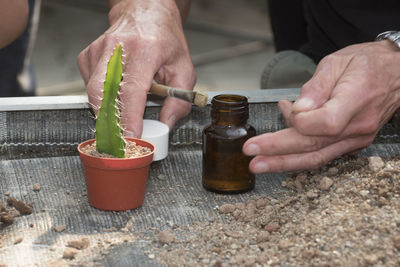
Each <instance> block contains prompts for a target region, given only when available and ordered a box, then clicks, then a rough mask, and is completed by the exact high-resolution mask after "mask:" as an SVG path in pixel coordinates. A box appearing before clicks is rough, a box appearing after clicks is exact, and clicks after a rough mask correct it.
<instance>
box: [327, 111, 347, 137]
mask: <svg viewBox="0 0 400 267" xmlns="http://www.w3.org/2000/svg"><path fill="white" fill-rule="evenodd" d="M323 126H324V127H323V129H324V130H323V131H324V134H326V135H328V136H337V135H339V134H340V133H341V132H342V131H343V125H342V121H341V120H340V119H339V116H338V115H336V114H333V115H331V116H328V119H326V120H325V121H324V122H323Z"/></svg>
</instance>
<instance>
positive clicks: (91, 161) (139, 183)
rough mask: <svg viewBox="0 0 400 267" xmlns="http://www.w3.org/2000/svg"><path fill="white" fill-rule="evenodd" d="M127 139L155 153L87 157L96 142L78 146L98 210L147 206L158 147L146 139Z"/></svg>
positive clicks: (92, 203) (117, 209)
mask: <svg viewBox="0 0 400 267" xmlns="http://www.w3.org/2000/svg"><path fill="white" fill-rule="evenodd" d="M126 139H127V140H130V141H134V142H136V144H138V145H141V146H144V147H148V148H150V149H151V150H152V152H151V153H150V154H147V155H145V156H142V157H138V158H123V159H120V158H100V157H95V156H90V155H87V154H84V153H83V152H82V150H81V148H82V147H85V146H86V145H88V144H91V143H93V142H94V141H95V139H91V140H87V141H85V142H83V143H81V144H79V146H78V151H79V154H80V158H81V161H82V164H83V166H84V169H85V177H86V186H87V193H88V198H89V203H90V204H91V205H92V206H93V207H95V208H98V209H101V210H114V211H122V210H130V209H134V208H137V207H140V206H141V205H142V203H143V200H144V195H145V192H146V181H147V176H148V172H149V167H150V164H151V162H152V161H153V155H154V149H155V148H154V146H153V145H152V144H151V143H149V142H146V141H144V140H140V139H135V138H126Z"/></svg>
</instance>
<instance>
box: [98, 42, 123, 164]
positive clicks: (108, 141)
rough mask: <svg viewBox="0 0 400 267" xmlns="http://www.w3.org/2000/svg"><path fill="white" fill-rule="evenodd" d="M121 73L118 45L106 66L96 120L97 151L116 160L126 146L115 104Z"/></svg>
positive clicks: (119, 46)
mask: <svg viewBox="0 0 400 267" xmlns="http://www.w3.org/2000/svg"><path fill="white" fill-rule="evenodd" d="M122 71H123V67H122V46H121V44H118V45H117V46H116V47H115V49H114V53H113V55H112V56H111V58H110V61H109V62H108V65H107V72H106V80H105V82H104V91H103V99H102V101H101V105H100V109H99V113H98V114H97V119H96V148H97V151H98V152H99V153H105V154H109V155H113V156H115V157H117V158H123V157H125V145H126V142H125V139H124V137H123V130H122V128H121V126H120V123H121V120H120V116H119V114H120V112H119V109H118V104H117V101H118V91H119V88H120V83H121V80H122Z"/></svg>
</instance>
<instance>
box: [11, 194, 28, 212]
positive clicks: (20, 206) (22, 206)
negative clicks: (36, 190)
mask: <svg viewBox="0 0 400 267" xmlns="http://www.w3.org/2000/svg"><path fill="white" fill-rule="evenodd" d="M7 203H8V205H11V206H13V207H14V208H16V209H17V210H18V211H19V212H20V213H21V215H29V214H31V213H32V207H31V206H30V205H28V204H26V203H25V202H23V201H21V200H18V199H16V198H13V197H9V198H8V199H7Z"/></svg>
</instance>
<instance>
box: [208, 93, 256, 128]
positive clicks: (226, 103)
mask: <svg viewBox="0 0 400 267" xmlns="http://www.w3.org/2000/svg"><path fill="white" fill-rule="evenodd" d="M248 118H249V105H248V102H247V98H246V97H244V96H241V95H233V94H232V95H231V94H224V95H217V96H215V97H213V99H212V100H211V119H212V123H213V124H215V125H221V126H222V125H224V126H227V125H231V126H240V125H245V124H246V123H247V119H248Z"/></svg>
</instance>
